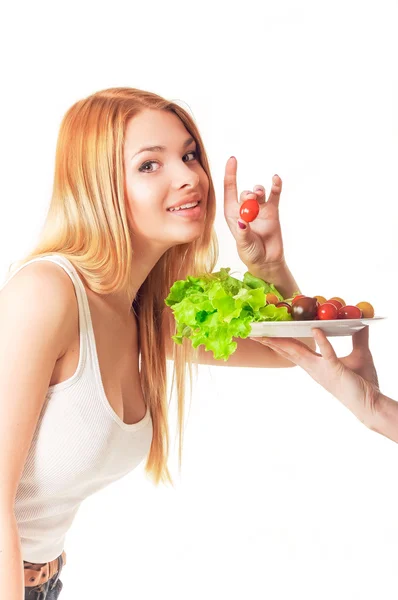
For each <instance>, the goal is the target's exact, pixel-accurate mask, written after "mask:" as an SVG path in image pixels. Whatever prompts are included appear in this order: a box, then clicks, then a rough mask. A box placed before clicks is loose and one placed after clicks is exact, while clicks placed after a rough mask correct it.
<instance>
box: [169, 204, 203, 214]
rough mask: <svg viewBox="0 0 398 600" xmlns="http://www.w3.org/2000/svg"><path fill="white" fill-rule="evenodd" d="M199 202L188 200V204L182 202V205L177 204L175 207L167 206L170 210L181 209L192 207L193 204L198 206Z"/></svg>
mask: <svg viewBox="0 0 398 600" xmlns="http://www.w3.org/2000/svg"><path fill="white" fill-rule="evenodd" d="M198 204H199V202H190V203H189V204H183V205H182V206H177V207H176V208H169V211H170V212H173V211H175V210H181V209H184V208H193V207H194V206H198Z"/></svg>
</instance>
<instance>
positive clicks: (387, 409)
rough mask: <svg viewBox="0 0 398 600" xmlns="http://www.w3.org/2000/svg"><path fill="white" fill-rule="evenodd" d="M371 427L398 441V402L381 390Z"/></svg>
mask: <svg viewBox="0 0 398 600" xmlns="http://www.w3.org/2000/svg"><path fill="white" fill-rule="evenodd" d="M375 406H376V411H375V414H374V416H373V418H372V419H371V421H370V424H369V428H370V429H372V430H373V431H376V432H377V433H380V434H381V435H384V436H385V437H387V438H389V439H390V440H392V441H393V442H396V443H398V402H397V401H396V400H393V399H392V398H389V397H388V396H385V395H384V394H382V393H381V392H379V394H378V396H377V398H376V402H375Z"/></svg>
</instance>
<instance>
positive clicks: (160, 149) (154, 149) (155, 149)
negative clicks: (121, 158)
mask: <svg viewBox="0 0 398 600" xmlns="http://www.w3.org/2000/svg"><path fill="white" fill-rule="evenodd" d="M194 141H195V140H194V138H193V137H190V138H188V139H187V140H185V142H184V143H183V145H182V147H183V148H187V147H188V146H190V145H191V144H192V142H194ZM165 150H166V146H145V148H141V149H140V150H138V152H136V153H135V154H134V156H132V158H131V159H133V158H134V157H135V156H137V154H141V153H142V152H164V151H165Z"/></svg>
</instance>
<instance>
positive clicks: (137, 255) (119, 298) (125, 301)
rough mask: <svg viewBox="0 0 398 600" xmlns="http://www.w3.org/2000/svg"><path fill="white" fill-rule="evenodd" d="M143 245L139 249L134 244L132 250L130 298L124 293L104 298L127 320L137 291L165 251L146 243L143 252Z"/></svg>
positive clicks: (120, 292) (138, 246)
mask: <svg viewBox="0 0 398 600" xmlns="http://www.w3.org/2000/svg"><path fill="white" fill-rule="evenodd" d="M143 245H144V244H142V246H141V247H140V245H138V244H135V246H134V248H133V278H132V283H133V291H132V294H131V297H130V298H127V294H126V292H124V291H119V292H117V293H115V294H108V295H107V296H105V298H106V301H107V302H108V303H109V304H110V305H112V306H113V308H114V309H115V310H117V311H118V312H119V313H120V314H124V315H125V316H126V317H127V318H129V316H130V312H131V306H132V304H133V302H134V299H135V297H136V295H137V293H138V290H139V289H140V287H141V286H142V284H143V283H144V281H145V279H146V278H147V277H148V275H149V273H150V272H151V271H152V269H153V268H154V266H155V265H156V263H157V262H158V261H159V260H160V258H161V257H162V256H163V254H164V253H165V251H166V250H165V249H160V248H151V247H149V244H148V243H147V244H146V245H147V247H146V248H145V250H144V249H143Z"/></svg>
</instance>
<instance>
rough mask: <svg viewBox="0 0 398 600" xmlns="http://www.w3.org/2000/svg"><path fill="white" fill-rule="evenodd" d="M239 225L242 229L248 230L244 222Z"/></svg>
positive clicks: (239, 222)
mask: <svg viewBox="0 0 398 600" xmlns="http://www.w3.org/2000/svg"><path fill="white" fill-rule="evenodd" d="M238 225H239V227H240V228H241V229H246V227H247V225H246V223H242V221H238Z"/></svg>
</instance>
